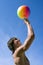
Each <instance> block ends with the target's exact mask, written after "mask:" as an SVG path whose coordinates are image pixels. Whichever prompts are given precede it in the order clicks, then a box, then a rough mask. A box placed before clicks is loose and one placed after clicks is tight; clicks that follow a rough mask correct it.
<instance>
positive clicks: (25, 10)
mask: <svg viewBox="0 0 43 65" xmlns="http://www.w3.org/2000/svg"><path fill="white" fill-rule="evenodd" d="M17 15H18V17H19V18H21V19H24V18H28V17H29V16H30V8H29V7H28V6H26V5H22V6H20V7H19V8H18V9H17Z"/></svg>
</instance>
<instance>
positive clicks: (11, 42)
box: [7, 37, 21, 53]
mask: <svg viewBox="0 0 43 65" xmlns="http://www.w3.org/2000/svg"><path fill="white" fill-rule="evenodd" d="M7 45H8V48H9V49H10V50H11V51H12V53H14V51H15V50H16V49H17V48H18V47H19V46H20V45H21V42H20V40H18V39H17V38H15V37H13V38H11V39H10V40H9V41H8V43H7Z"/></svg>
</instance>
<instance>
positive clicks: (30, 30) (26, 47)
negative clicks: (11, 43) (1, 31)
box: [15, 19, 35, 55]
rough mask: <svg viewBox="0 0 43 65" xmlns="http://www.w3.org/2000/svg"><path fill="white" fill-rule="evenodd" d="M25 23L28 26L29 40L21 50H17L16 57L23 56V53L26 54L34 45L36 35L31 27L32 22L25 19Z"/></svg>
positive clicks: (27, 39)
mask: <svg viewBox="0 0 43 65" xmlns="http://www.w3.org/2000/svg"><path fill="white" fill-rule="evenodd" d="M24 23H25V24H26V26H27V29H28V33H27V38H26V40H25V42H24V44H23V45H21V46H20V47H19V48H17V50H16V51H15V54H16V55H21V54H22V53H23V52H25V51H26V50H27V49H28V48H29V47H30V45H31V44H32V41H33V40H34V36H35V35H34V31H33V29H32V27H31V25H30V22H29V21H28V20H27V19H24Z"/></svg>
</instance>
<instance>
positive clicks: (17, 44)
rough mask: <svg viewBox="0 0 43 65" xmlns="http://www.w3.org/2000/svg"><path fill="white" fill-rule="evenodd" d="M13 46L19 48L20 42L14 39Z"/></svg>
mask: <svg viewBox="0 0 43 65" xmlns="http://www.w3.org/2000/svg"><path fill="white" fill-rule="evenodd" d="M14 46H15V47H16V48H17V47H19V46H21V42H20V40H18V39H15V40H14Z"/></svg>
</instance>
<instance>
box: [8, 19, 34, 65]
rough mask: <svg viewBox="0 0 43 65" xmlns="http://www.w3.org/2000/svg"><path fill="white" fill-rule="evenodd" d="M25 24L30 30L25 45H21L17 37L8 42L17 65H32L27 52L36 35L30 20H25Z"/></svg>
mask: <svg viewBox="0 0 43 65" xmlns="http://www.w3.org/2000/svg"><path fill="white" fill-rule="evenodd" d="M24 23H25V24H26V26H27V29H28V33H27V38H26V40H25V41H24V43H23V44H21V42H20V40H19V39H17V38H15V37H13V38H11V39H10V40H9V41H8V47H9V49H10V50H11V51H12V56H13V59H14V63H15V65H30V62H29V60H28V59H27V57H26V56H25V51H26V50H27V49H29V47H30V45H31V44H32V41H33V40H34V37H35V35H34V31H33V29H32V26H31V25H30V22H29V20H28V19H26V18H24Z"/></svg>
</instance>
